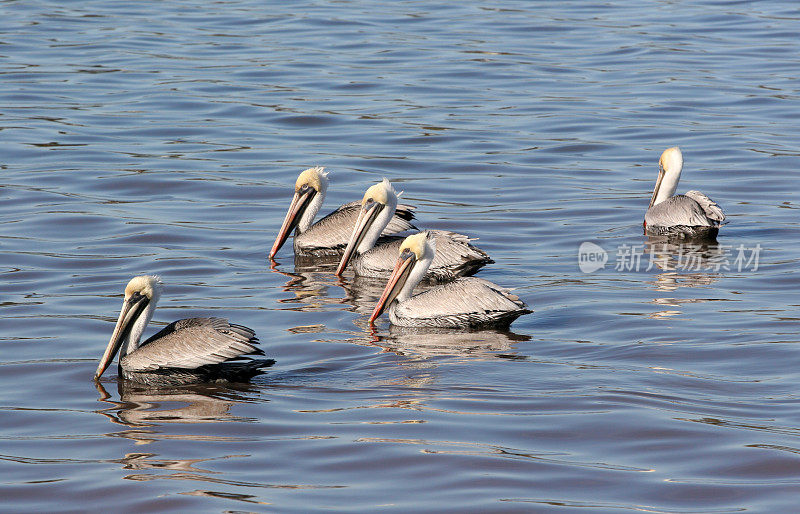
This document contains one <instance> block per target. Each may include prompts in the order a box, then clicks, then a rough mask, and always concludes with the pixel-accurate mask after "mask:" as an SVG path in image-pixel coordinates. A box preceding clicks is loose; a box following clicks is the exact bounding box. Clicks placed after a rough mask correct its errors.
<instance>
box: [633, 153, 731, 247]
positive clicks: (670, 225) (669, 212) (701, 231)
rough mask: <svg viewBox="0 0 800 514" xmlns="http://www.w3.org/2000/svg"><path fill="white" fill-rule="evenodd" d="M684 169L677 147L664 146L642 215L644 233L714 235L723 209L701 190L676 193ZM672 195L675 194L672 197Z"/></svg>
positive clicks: (723, 216) (681, 156)
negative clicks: (646, 207)
mask: <svg viewBox="0 0 800 514" xmlns="http://www.w3.org/2000/svg"><path fill="white" fill-rule="evenodd" d="M682 169H683V155H682V154H681V150H680V148H678V147H677V146H675V147H672V148H667V149H666V150H664V152H663V153H662V154H661V159H659V161H658V179H657V180H656V186H655V188H654V189H653V196H652V198H651V199H650V206H649V207H648V209H647V212H646V213H645V215H644V229H645V232H646V233H647V234H656V235H679V236H682V237H707V238H711V239H713V238H715V237H717V233H718V232H719V225H720V223H721V222H722V221H723V220H724V219H725V215H724V214H723V213H722V209H721V208H720V206H719V205H717V204H716V203H715V202H714V201H713V200H712V199H711V198H709V197H707V196H706V195H704V194H703V193H701V192H700V191H687V192H686V194H683V195H675V190H676V189H677V188H678V181H679V180H680V178H681V170H682ZM673 195H675V196H673Z"/></svg>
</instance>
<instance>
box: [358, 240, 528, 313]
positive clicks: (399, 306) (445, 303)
mask: <svg viewBox="0 0 800 514" xmlns="http://www.w3.org/2000/svg"><path fill="white" fill-rule="evenodd" d="M435 245H436V239H435V238H434V237H433V236H431V235H430V234H428V233H427V232H420V233H419V234H414V235H411V236H408V237H407V238H406V239H405V241H403V243H402V245H400V252H399V253H400V256H399V258H398V259H397V263H396V264H395V267H394V270H393V271H392V275H391V277H389V282H388V283H387V284H386V288H385V289H384V290H383V294H382V295H381V298H380V299H379V300H378V304H377V305H376V306H375V310H374V311H373V312H372V316H370V318H369V321H370V323H374V322H375V319H377V318H378V316H380V315H381V314H382V313H383V312H384V310H387V308H388V311H389V321H390V322H391V323H392V324H394V325H398V326H404V327H441V328H479V327H487V326H500V327H507V326H509V325H510V324H511V323H512V322H513V321H514V320H515V319H517V318H518V317H520V316H522V315H523V314H528V313H531V312H533V311H531V310H530V309H528V306H527V305H525V302H523V301H522V300H520V299H519V297H517V296H516V295H514V294H511V291H510V290H508V289H506V288H503V287H500V286H498V285H496V284H493V283H492V282H489V281H488V280H484V279H482V278H476V277H461V278H458V279H456V280H454V281H453V282H448V283H446V284H441V285H438V286H435V287H433V288H431V289H429V290H427V291H425V292H423V293H420V294H417V295H414V296H411V292H412V291H413V290H414V287H415V286H416V285H417V284H418V283H419V282H420V280H422V277H423V276H424V275H425V272H426V271H427V270H428V267H429V266H430V265H431V262H432V261H433V259H434V255H435V253H436V250H435Z"/></svg>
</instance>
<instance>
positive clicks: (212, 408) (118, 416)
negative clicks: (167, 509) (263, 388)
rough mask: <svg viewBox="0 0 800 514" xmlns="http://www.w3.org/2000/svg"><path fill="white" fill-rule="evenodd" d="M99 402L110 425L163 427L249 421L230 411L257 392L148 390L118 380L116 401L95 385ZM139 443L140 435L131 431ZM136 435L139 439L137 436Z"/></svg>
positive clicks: (240, 387)
mask: <svg viewBox="0 0 800 514" xmlns="http://www.w3.org/2000/svg"><path fill="white" fill-rule="evenodd" d="M95 386H96V387H97V391H98V392H99V393H100V398H99V401H101V402H105V403H107V404H108V405H109V407H107V408H104V409H100V410H97V411H96V412H97V413H98V414H102V415H104V416H106V417H108V418H109V419H110V420H111V421H112V422H114V423H118V424H121V425H125V426H129V427H143V426H153V425H158V424H163V423H219V422H231V421H238V422H242V421H250V420H249V419H248V418H242V417H238V416H234V415H232V414H231V413H230V409H231V407H232V406H233V405H234V404H235V403H237V402H244V401H250V400H251V397H250V396H247V393H255V392H256V391H257V388H256V387H254V386H252V385H250V384H226V386H220V385H215V384H193V385H184V386H170V387H148V386H144V385H142V384H138V383H136V382H132V381H130V380H124V379H121V378H120V379H119V380H118V381H117V392H118V393H119V400H118V401H115V400H113V399H112V397H111V395H110V394H109V393H108V392H107V391H106V389H105V387H104V386H103V384H101V383H100V382H95ZM132 434H133V436H134V437H133V438H134V439H137V440H139V437H138V435H140V434H141V432H140V431H133V432H132ZM137 434H138V435H137Z"/></svg>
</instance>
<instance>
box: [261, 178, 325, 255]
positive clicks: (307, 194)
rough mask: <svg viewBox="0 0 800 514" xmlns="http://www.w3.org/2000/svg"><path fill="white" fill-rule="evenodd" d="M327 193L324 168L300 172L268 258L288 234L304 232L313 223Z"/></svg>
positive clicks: (279, 247)
mask: <svg viewBox="0 0 800 514" xmlns="http://www.w3.org/2000/svg"><path fill="white" fill-rule="evenodd" d="M327 191H328V174H327V173H326V172H325V168H322V167H320V166H317V167H314V168H308V169H307V170H305V171H304V172H302V173H301V174H300V175H299V176H298V177H297V181H296V182H295V184H294V197H293V198H292V203H291V204H289V210H288V211H287V212H286V218H284V220H283V225H281V229H280V231H278V237H277V238H275V244H273V245H272V250H270V252H269V258H270V259H272V258H273V257H275V254H276V253H278V250H280V249H281V246H283V243H285V242H286V239H287V238H288V237H289V234H290V233H291V232H292V230H294V229H295V228H297V229H298V230H299V231H300V232H305V231H306V230H308V227H310V226H311V222H312V221H314V217H315V216H316V215H317V212H319V209H320V207H322V202H323V201H324V200H325V193H326V192H327Z"/></svg>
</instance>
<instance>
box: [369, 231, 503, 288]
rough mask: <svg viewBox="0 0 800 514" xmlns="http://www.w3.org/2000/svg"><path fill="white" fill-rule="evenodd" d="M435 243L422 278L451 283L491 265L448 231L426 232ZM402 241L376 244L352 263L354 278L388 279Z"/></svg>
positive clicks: (463, 238)
mask: <svg viewBox="0 0 800 514" xmlns="http://www.w3.org/2000/svg"><path fill="white" fill-rule="evenodd" d="M428 232H429V233H431V234H433V236H434V238H435V239H436V253H435V254H434V257H433V262H431V266H430V268H428V273H427V274H426V276H427V277H428V278H432V279H435V280H453V279H454V278H456V277H459V276H466V275H471V274H473V273H475V272H476V271H477V270H478V269H479V268H480V267H481V266H484V265H486V264H489V263H492V262H494V261H493V260H492V259H491V258H490V257H489V254H487V253H486V252H484V251H483V250H481V249H480V248H478V247H476V246H473V245H472V244H471V243H470V241H473V240H474V239H471V238H469V237H467V236H465V235H464V234H458V233H456V232H450V231H448V230H429V231H428ZM402 243H403V239H397V240H394V241H388V242H386V243H385V244H378V245H376V246H375V247H373V248H371V249H369V250H368V251H366V252H364V254H362V255H361V256H359V258H358V260H357V261H356V264H355V265H356V270H357V274H359V275H362V276H367V277H383V276H389V275H391V273H392V269H394V263H395V261H396V260H397V255H398V254H399V252H400V245H401V244H402Z"/></svg>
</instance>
